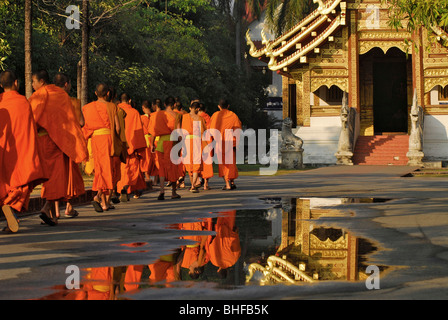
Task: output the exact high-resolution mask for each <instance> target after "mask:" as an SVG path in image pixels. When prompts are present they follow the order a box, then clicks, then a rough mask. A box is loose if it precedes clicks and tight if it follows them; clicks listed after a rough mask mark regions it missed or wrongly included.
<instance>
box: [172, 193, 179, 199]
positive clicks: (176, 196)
mask: <svg viewBox="0 0 448 320" xmlns="http://www.w3.org/2000/svg"><path fill="white" fill-rule="evenodd" d="M180 198H182V197H181V196H180V194H176V195H174V196H171V199H180Z"/></svg>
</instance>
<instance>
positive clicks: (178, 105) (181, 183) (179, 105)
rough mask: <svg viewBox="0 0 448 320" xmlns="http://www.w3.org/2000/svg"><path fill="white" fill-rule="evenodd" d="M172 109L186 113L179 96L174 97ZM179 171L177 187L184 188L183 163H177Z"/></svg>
mask: <svg viewBox="0 0 448 320" xmlns="http://www.w3.org/2000/svg"><path fill="white" fill-rule="evenodd" d="M173 111H174V112H176V113H178V114H180V115H181V116H183V115H184V114H187V113H188V112H186V111H185V110H184V106H183V105H182V102H181V101H180V98H179V97H176V98H174V108H173ZM179 172H180V176H179V179H178V181H177V187H178V188H179V189H183V188H185V176H186V174H187V169H186V166H185V165H184V164H183V163H181V164H179Z"/></svg>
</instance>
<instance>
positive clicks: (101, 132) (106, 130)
mask: <svg viewBox="0 0 448 320" xmlns="http://www.w3.org/2000/svg"><path fill="white" fill-rule="evenodd" d="M105 134H110V129H109V128H102V129H98V130H95V131H94V132H93V135H94V136H102V135H105Z"/></svg>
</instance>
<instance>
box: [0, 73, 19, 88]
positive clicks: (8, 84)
mask: <svg viewBox="0 0 448 320" xmlns="http://www.w3.org/2000/svg"><path fill="white" fill-rule="evenodd" d="M16 80H17V77H16V75H15V73H14V72H13V71H11V70H5V71H3V72H2V73H0V85H1V86H2V88H3V89H11V88H12V87H13V86H14V85H15V82H16Z"/></svg>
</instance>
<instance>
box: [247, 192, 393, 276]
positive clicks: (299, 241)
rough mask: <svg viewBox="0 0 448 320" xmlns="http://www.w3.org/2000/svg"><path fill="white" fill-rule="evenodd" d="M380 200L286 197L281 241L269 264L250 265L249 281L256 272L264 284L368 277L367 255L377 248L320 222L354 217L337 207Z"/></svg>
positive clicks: (267, 260) (283, 207)
mask: <svg viewBox="0 0 448 320" xmlns="http://www.w3.org/2000/svg"><path fill="white" fill-rule="evenodd" d="M379 201H381V202H383V201H387V199H385V200H378V199H351V198H347V199H336V198H328V199H325V198H297V199H296V198H284V199H283V200H282V217H281V223H282V232H281V244H280V246H279V247H278V249H277V253H276V254H275V255H273V256H270V257H268V258H267V259H266V261H265V263H264V264H262V263H252V264H250V265H249V267H248V270H249V276H248V280H251V279H252V278H253V277H254V274H255V272H256V271H259V272H260V273H262V274H263V276H262V278H261V279H260V280H259V281H260V283H261V284H273V283H289V284H300V283H304V282H313V281H316V280H348V281H356V280H362V279H364V278H365V276H366V275H365V273H364V271H365V270H364V267H365V266H363V260H362V259H363V258H364V257H363V255H364V254H367V253H369V252H371V251H372V250H375V248H374V247H372V245H371V243H370V242H369V241H367V240H365V239H362V238H358V237H356V236H354V235H353V234H352V233H351V232H350V231H348V230H344V229H341V228H333V227H327V226H321V225H316V223H315V220H317V219H319V218H320V217H335V216H347V215H348V216H350V215H351V214H352V213H351V212H350V210H348V211H345V210H344V211H341V210H338V209H336V208H332V207H333V206H337V205H341V204H347V203H354V202H357V203H359V202H363V203H365V202H367V203H372V202H379Z"/></svg>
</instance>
